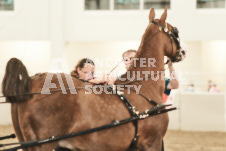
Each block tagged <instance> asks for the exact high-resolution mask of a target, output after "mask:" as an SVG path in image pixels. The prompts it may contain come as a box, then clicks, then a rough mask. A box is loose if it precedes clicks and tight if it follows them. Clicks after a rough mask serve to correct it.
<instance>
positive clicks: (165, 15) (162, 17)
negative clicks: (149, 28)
mask: <svg viewBox="0 0 226 151" xmlns="http://www.w3.org/2000/svg"><path fill="white" fill-rule="evenodd" d="M166 17H167V6H165V10H164V13H163V14H162V16H161V18H160V21H161V22H163V23H165V21H166Z"/></svg>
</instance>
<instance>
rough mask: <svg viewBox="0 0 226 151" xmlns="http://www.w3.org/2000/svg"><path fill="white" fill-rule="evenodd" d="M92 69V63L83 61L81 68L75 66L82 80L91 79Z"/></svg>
mask: <svg viewBox="0 0 226 151" xmlns="http://www.w3.org/2000/svg"><path fill="white" fill-rule="evenodd" d="M94 69H95V67H94V66H93V65H92V64H90V63H85V66H84V67H83V68H77V72H78V75H79V78H80V79H83V80H90V79H93V73H94Z"/></svg>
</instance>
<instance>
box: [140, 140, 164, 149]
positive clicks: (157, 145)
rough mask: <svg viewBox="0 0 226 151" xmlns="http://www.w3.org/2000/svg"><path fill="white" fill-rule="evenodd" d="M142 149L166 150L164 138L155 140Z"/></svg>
mask: <svg viewBox="0 0 226 151" xmlns="http://www.w3.org/2000/svg"><path fill="white" fill-rule="evenodd" d="M141 151H164V145H163V140H162V141H158V142H155V143H153V144H151V145H150V146H145V147H144V148H142V149H141Z"/></svg>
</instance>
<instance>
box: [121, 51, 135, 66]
mask: <svg viewBox="0 0 226 151" xmlns="http://www.w3.org/2000/svg"><path fill="white" fill-rule="evenodd" d="M135 55H136V53H135V52H128V53H126V54H124V56H123V60H124V64H125V66H126V69H127V70H128V69H129V67H130V65H131V64H132V63H133V61H134V59H133V58H134V57H135Z"/></svg>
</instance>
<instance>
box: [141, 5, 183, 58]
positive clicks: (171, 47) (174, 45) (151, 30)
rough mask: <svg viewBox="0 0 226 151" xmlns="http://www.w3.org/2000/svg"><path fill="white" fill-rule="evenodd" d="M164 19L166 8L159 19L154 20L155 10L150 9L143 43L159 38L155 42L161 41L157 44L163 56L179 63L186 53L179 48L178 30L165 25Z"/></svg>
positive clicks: (167, 24)
mask: <svg viewBox="0 0 226 151" xmlns="http://www.w3.org/2000/svg"><path fill="white" fill-rule="evenodd" d="M166 18H167V7H165V10H164V12H163V14H162V16H161V18H160V19H155V10H154V8H152V9H151V11H150V14H149V25H148V27H147V29H146V34H145V35H144V37H143V41H144V42H146V41H149V40H150V39H154V37H155V36H156V37H159V38H158V39H157V40H158V41H161V42H159V43H160V44H162V45H163V50H164V56H167V57H169V58H170V59H171V60H172V62H180V61H182V60H183V59H184V57H185V55H186V53H185V50H184V49H183V48H182V47H181V41H180V38H179V31H178V29H177V28H176V27H174V26H172V25H170V24H169V23H167V22H166ZM160 33H162V34H160ZM158 34H159V35H158ZM150 35H152V36H150ZM157 35H158V36H157ZM169 43H170V44H169Z"/></svg>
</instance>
